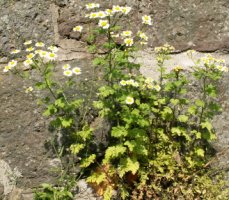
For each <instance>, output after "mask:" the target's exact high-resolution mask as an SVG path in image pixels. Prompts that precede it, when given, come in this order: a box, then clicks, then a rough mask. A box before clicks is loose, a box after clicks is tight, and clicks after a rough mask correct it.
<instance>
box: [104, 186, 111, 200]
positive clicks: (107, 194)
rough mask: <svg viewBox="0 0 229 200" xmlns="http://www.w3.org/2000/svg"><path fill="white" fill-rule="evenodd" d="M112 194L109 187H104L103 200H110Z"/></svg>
mask: <svg viewBox="0 0 229 200" xmlns="http://www.w3.org/2000/svg"><path fill="white" fill-rule="evenodd" d="M112 194H113V188H112V187H111V186H108V187H106V190H105V192H104V194H103V198H104V200H111V198H112Z"/></svg>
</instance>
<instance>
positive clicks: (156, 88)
mask: <svg viewBox="0 0 229 200" xmlns="http://www.w3.org/2000/svg"><path fill="white" fill-rule="evenodd" d="M153 88H154V89H155V90H157V91H158V92H159V91H160V90H161V87H160V85H155V86H154V87H153Z"/></svg>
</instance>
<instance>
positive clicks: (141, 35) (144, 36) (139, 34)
mask: <svg viewBox="0 0 229 200" xmlns="http://www.w3.org/2000/svg"><path fill="white" fill-rule="evenodd" d="M137 35H138V37H140V38H141V39H143V40H145V41H148V39H149V38H148V36H147V35H146V34H145V33H143V32H141V31H138V34H137Z"/></svg>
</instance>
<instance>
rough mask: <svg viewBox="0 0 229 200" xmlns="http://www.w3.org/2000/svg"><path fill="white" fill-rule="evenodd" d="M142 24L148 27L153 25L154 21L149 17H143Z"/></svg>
mask: <svg viewBox="0 0 229 200" xmlns="http://www.w3.org/2000/svg"><path fill="white" fill-rule="evenodd" d="M142 23H143V24H147V25H152V19H151V17H150V16H148V15H144V16H142Z"/></svg>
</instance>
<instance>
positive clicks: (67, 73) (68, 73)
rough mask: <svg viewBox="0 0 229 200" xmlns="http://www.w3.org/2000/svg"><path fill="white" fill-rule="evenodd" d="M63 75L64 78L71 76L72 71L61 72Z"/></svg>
mask: <svg viewBox="0 0 229 200" xmlns="http://www.w3.org/2000/svg"><path fill="white" fill-rule="evenodd" d="M63 74H64V76H69V77H70V76H72V70H69V69H68V70H64V72H63Z"/></svg>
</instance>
